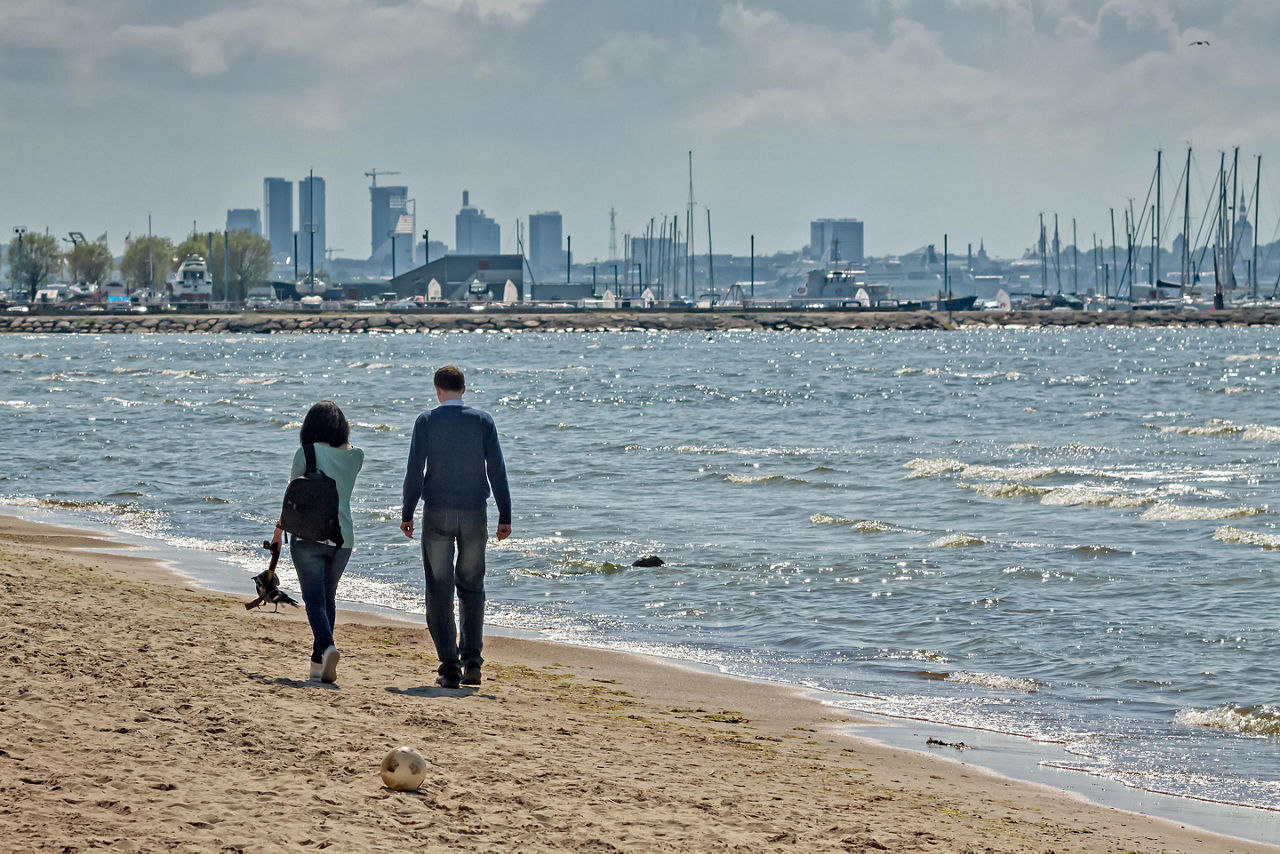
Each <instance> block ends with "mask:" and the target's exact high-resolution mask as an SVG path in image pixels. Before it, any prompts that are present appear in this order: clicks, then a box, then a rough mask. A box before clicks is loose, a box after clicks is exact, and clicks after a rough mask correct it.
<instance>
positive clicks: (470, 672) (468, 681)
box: [462, 663, 480, 686]
mask: <svg viewBox="0 0 1280 854" xmlns="http://www.w3.org/2000/svg"><path fill="white" fill-rule="evenodd" d="M462 684H463V685H473V686H474V685H479V684H480V665H478V664H475V663H471V664H468V665H467V666H466V667H464V668H462Z"/></svg>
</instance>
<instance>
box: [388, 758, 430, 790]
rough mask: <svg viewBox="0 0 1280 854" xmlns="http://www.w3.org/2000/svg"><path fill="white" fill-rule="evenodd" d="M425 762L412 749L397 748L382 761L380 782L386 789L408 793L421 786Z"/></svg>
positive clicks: (425, 769) (425, 767) (424, 774)
mask: <svg viewBox="0 0 1280 854" xmlns="http://www.w3.org/2000/svg"><path fill="white" fill-rule="evenodd" d="M426 776H427V760H425V759H423V758H422V754H421V753H419V752H418V751H416V750H414V749H413V748H412V747H397V748H396V749H395V750H393V751H391V752H390V753H388V754H387V755H386V757H384V758H383V760H382V782H383V784H384V785H385V786H386V787H387V788H388V789H395V790H396V791H397V792H409V791H412V790H414V789H416V788H418V787H419V786H421V785H422V781H423V780H424V779H426Z"/></svg>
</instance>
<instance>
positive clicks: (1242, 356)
mask: <svg viewBox="0 0 1280 854" xmlns="http://www.w3.org/2000/svg"><path fill="white" fill-rule="evenodd" d="M1226 361H1228V362H1278V361H1280V356H1276V355H1273V354H1271V353H1233V354H1231V355H1230V356H1227V358H1226Z"/></svg>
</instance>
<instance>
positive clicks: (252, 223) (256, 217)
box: [227, 208, 262, 235]
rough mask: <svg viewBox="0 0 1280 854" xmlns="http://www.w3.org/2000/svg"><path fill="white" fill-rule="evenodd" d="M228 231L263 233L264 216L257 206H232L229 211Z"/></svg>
mask: <svg viewBox="0 0 1280 854" xmlns="http://www.w3.org/2000/svg"><path fill="white" fill-rule="evenodd" d="M227 231H247V232H249V233H250V234H256V235H261V234H262V216H261V215H260V214H259V213H258V209H257V208H232V209H231V210H229V211H227Z"/></svg>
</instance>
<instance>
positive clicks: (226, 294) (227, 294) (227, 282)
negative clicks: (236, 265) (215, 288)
mask: <svg viewBox="0 0 1280 854" xmlns="http://www.w3.org/2000/svg"><path fill="white" fill-rule="evenodd" d="M228 233H229V232H227V231H226V230H224V231H223V232H222V298H223V299H224V300H225V301H227V302H231V264H230V260H231V250H230V249H229V248H228V247H227V236H228Z"/></svg>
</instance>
